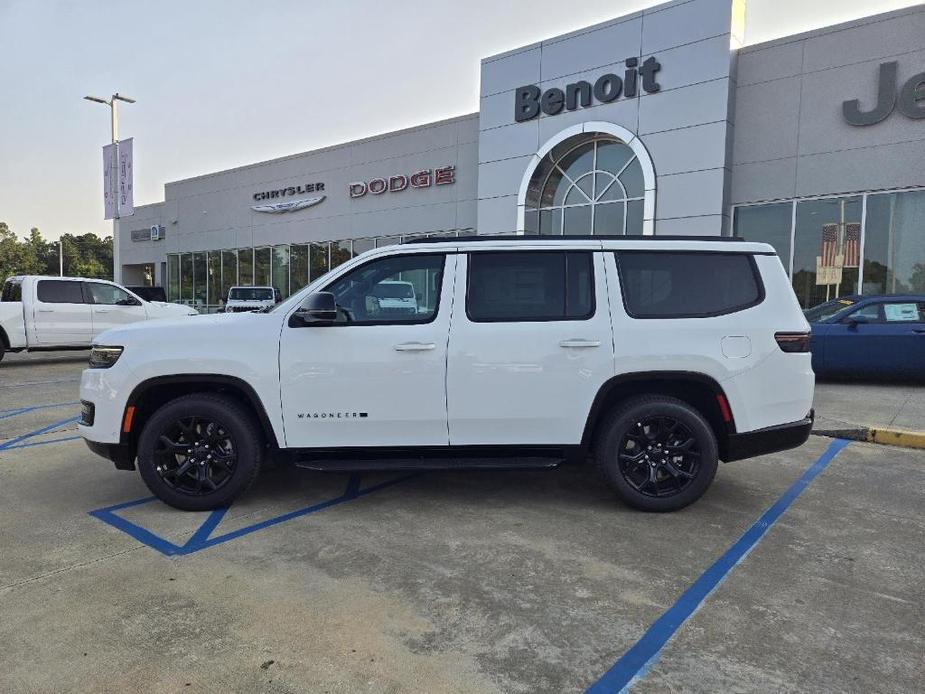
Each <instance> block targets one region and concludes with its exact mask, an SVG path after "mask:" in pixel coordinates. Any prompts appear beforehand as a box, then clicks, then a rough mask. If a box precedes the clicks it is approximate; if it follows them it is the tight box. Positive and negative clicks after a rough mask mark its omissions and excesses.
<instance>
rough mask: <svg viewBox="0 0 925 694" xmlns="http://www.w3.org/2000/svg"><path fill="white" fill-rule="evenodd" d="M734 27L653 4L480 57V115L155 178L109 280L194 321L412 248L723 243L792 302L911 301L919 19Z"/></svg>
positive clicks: (695, 8) (920, 143)
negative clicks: (634, 239)
mask: <svg viewBox="0 0 925 694" xmlns="http://www.w3.org/2000/svg"><path fill="white" fill-rule="evenodd" d="M744 18H745V3H744V2H739V1H738V0H735V1H732V0H676V1H675V2H669V3H666V4H662V5H657V6H654V7H651V8H649V9H646V10H642V11H640V12H635V13H633V14H629V15H626V16H623V17H618V18H616V19H613V20H611V21H607V22H604V23H602V24H598V25H595V26H591V27H587V28H585V29H581V30H579V31H573V32H571V33H568V34H564V35H561V36H555V37H551V38H548V39H546V40H543V41H541V42H538V43H535V44H532V45H529V46H523V47H519V48H514V49H513V50H510V51H508V52H506V53H501V54H499V55H493V56H490V57H487V58H484V59H483V60H482V63H481V84H480V99H479V110H478V112H477V113H473V114H471V115H466V116H461V117H457V118H451V119H449V120H444V121H439V122H436V123H427V124H423V125H419V126H416V127H413V128H409V129H407V130H402V131H399V132H393V133H389V134H386V135H379V136H376V137H371V138H368V139H364V140H359V141H356V142H349V143H346V144H341V145H337V146H333V147H327V148H324V149H318V150H314V151H311V152H303V153H299V154H293V155H292V156H288V157H283V158H281V159H274V160H272V161H266V162H260V163H256V164H252V165H248V166H242V167H239V168H235V169H230V170H227V171H220V172H216V173H211V174H206V175H203V176H198V177H196V178H191V179H186V180H182V181H176V182H173V183H168V184H166V186H165V195H164V201H163V202H159V203H156V204H152V205H145V206H142V207H137V208H135V214H134V215H133V216H131V217H125V218H123V219H121V220H119V226H118V243H117V248H116V254H117V260H116V264H117V268H118V269H119V271H120V274H121V279H122V281H123V282H124V283H125V284H142V283H145V282H146V281H147V282H148V283H151V282H153V283H154V284H156V285H161V286H164V287H166V289H167V292H168V297H169V298H170V299H171V300H173V301H182V302H185V303H191V304H193V305H196V306H197V307H199V308H201V309H204V310H205V309H207V308H212V307H215V306H217V305H219V304H220V303H221V301H222V297H223V296H224V295H225V294H226V293H227V291H228V288H229V287H231V286H233V285H236V284H243V285H251V284H256V285H272V286H275V287H276V288H277V289H279V290H280V292H281V293H282V294H283V295H284V296H288V295H289V294H290V293H292V292H295V291H297V290H298V289H300V288H301V287H303V286H305V285H306V284H307V283H308V282H310V281H312V280H313V279H315V278H316V277H318V276H320V275H321V274H323V273H325V272H327V271H328V270H329V269H330V268H332V267H335V266H336V265H338V264H340V263H342V262H344V261H345V260H347V259H349V258H351V257H352V256H354V255H356V254H358V253H361V252H363V251H365V250H368V249H370V248H374V247H376V246H382V245H386V244H394V243H399V242H401V241H402V240H406V239H409V238H415V237H421V236H434V235H436V236H456V235H470V234H475V233H478V234H499V233H518V234H528V235H530V234H541V235H559V234H566V235H569V234H655V235H666V234H674V235H678V234H680V235H728V234H736V235H738V236H741V237H744V238H746V239H749V240H759V241H765V242H768V243H770V244H772V245H773V246H774V247H775V248H776V249H777V251H778V253H779V255H780V258H781V261H782V262H783V264H784V267H785V269H786V270H787V272H788V273H789V274H790V277H791V279H792V282H793V287H794V290H795V291H796V294H797V296H798V298H799V300H800V302H801V303H802V304H803V305H804V306H809V305H813V304H816V303H818V302H820V301H823V300H825V299H826V298H828V297H834V296H837V295H844V294H849V293H854V292H863V293H867V294H871V293H902V292H918V293H925V43H923V40H922V37H923V36H925V5H918V6H915V7H911V8H908V9H903V10H897V11H894V12H889V13H886V14H880V15H875V16H871V17H866V18H863V19H859V20H856V21H852V22H848V23H845V24H839V25H835V26H829V27H825V28H823V29H817V30H814V31H810V32H806V33H803V34H797V35H794V36H788V37H786V38H781V39H777V40H774V41H770V42H767V43H762V44H757V45H750V46H747V47H741V43H742V42H741V39H742V32H743V27H744ZM331 117H332V118H333V117H334V114H333V113H332V116H331Z"/></svg>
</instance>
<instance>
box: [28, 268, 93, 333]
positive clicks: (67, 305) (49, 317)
mask: <svg viewBox="0 0 925 694" xmlns="http://www.w3.org/2000/svg"><path fill="white" fill-rule="evenodd" d="M81 285H82V283H81V282H80V281H79V280H63V279H61V280H59V279H40V280H37V281H36V287H35V301H34V302H33V306H32V334H33V337H34V338H35V343H36V345H39V346H42V347H50V346H53V345H62V346H69V347H70V346H78V345H89V344H90V340H91V337H92V316H91V310H90V305H89V304H87V303H86V301H85V300H84V294H83V288H82V286H81Z"/></svg>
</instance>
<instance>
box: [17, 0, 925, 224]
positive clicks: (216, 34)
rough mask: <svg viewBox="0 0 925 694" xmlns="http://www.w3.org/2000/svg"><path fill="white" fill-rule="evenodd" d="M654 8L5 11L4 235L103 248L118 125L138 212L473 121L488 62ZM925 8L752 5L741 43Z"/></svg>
mask: <svg viewBox="0 0 925 694" xmlns="http://www.w3.org/2000/svg"><path fill="white" fill-rule="evenodd" d="M653 4H656V3H654V2H652V1H651V0H581V1H580V2H576V1H575V0H502V1H500V2H499V1H498V0H466V1H465V2H459V1H458V0H457V1H453V0H429V1H420V2H412V1H410V0H392V1H391V2H382V1H381V0H378V1H376V2H373V1H371V0H351V1H350V2H343V1H340V2H306V1H305V0H248V1H246V2H245V1H242V0H159V1H157V2H153V1H147V2H146V1H143V0H121V1H118V2H117V1H116V0H111V1H109V2H104V1H102V0H0V89H2V97H0V98H2V104H3V105H2V107H0V221H5V222H7V223H8V224H9V225H10V227H11V228H12V229H13V231H14V232H16V233H17V234H19V235H20V236H23V235H26V234H28V232H29V229H30V228H32V227H36V226H37V227H38V228H39V229H40V230H41V231H42V233H43V234H44V235H45V236H46V237H47V238H51V239H56V238H58V236H59V235H60V234H62V233H68V232H69V233H74V234H82V233H86V232H94V233H97V234H101V235H108V234H110V233H111V223H110V222H106V221H104V220H103V198H102V154H101V151H100V148H101V146H102V145H103V144H105V143H106V142H108V141H109V137H110V132H109V109H108V107H106V106H104V105H102V104H94V103H91V102H89V101H84V100H83V99H82V97H83V96H84V95H86V94H94V95H98V96H104V97H107V98H108V97H109V95H111V94H112V93H113V92H119V93H122V94H126V95H129V96H131V97H133V98H135V99H137V103H135V104H123V105H122V106H121V107H120V133H119V134H120V137H121V138H123V139H124V138H127V137H134V138H135V142H134V145H135V204H136V205H140V204H147V203H151V202H159V201H161V200H163V199H164V183H166V182H169V181H176V180H180V179H184V178H189V177H191V176H197V175H200V174H204V173H209V172H214V171H220V170H223V169H227V168H231V167H234V166H240V165H243V164H249V163H254V162H258V161H264V160H267V159H272V158H274V157H280V156H285V155H289V154H294V153H297V152H303V151H307V150H311V149H315V148H318V147H323V146H327V145H332V144H337V143H340V142H347V141H350V140H354V139H358V138H363V137H369V136H371V135H376V134H379V133H384V132H389V131H392V130H398V129H401V128H406V127H410V126H413V125H417V124H420V123H428V122H431V121H435V120H440V119H442V118H448V117H451V116H456V115H461V114H465V113H474V112H475V111H477V110H478V91H479V90H478V87H479V61H480V59H481V58H483V57H485V56H490V55H493V54H495V53H500V52H503V51H506V50H510V49H512V48H516V47H518V46H521V45H525V44H528V43H532V42H535V41H538V40H541V39H544V38H548V37H551V36H557V35H559V34H563V33H566V32H568V31H572V30H574V29H579V28H581V27H585V26H588V25H591V24H595V23H597V22H601V21H604V20H608V19H613V18H615V17H619V16H621V15H623V14H626V13H628V12H633V11H635V10H638V9H640V8H642V7H646V6H650V5H653ZM913 4H916V2H914V1H909V0H747V15H746V43H748V44H752V43H760V42H762V41H767V40H769V39H773V38H777V37H779V36H786V35H789V34H794V33H797V32H800V31H805V30H809V29H813V28H816V27H820V26H826V25H829V24H835V23H838V22H842V21H847V20H850V19H855V18H857V17H862V16H866V15H870V14H875V13H878V12H886V11H889V10H892V9H897V8H900V7H906V6H909V5H913Z"/></svg>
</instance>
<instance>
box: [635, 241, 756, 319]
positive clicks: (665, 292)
mask: <svg viewBox="0 0 925 694" xmlns="http://www.w3.org/2000/svg"><path fill="white" fill-rule="evenodd" d="M754 262H755V261H754V259H753V258H752V257H751V256H749V255H744V254H735V253H702V252H701V253H697V252H690V253H672V252H669V253H665V252H648V251H621V252H619V253H617V264H618V265H619V268H620V282H621V284H622V288H623V301H624V303H625V305H626V310H627V312H628V313H629V314H630V315H631V316H633V317H634V318H695V317H705V316H717V315H720V314H723V313H732V312H733V311H740V310H742V309H744V308H747V307H749V306H753V305H755V304H757V303H759V302H760V301H761V300H762V299H763V298H764V291H763V288H762V286H761V283H760V280H759V278H758V271H757V268H756V267H755V265H754Z"/></svg>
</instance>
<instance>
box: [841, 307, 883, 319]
mask: <svg viewBox="0 0 925 694" xmlns="http://www.w3.org/2000/svg"><path fill="white" fill-rule="evenodd" d="M882 305H883V304H867V306H862V307H861V308H859V309H858V310H857V311H852V312H851V313H849V314H848V316H847V317H846V318H844V319H843V320H844V321H845V322H847V323H850V322H851V321H852V320H853V319H855V318H862V319H864V320H866V321H867V322H868V323H882V322H883V317H882V316H881V315H880V307H881V306H882Z"/></svg>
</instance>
